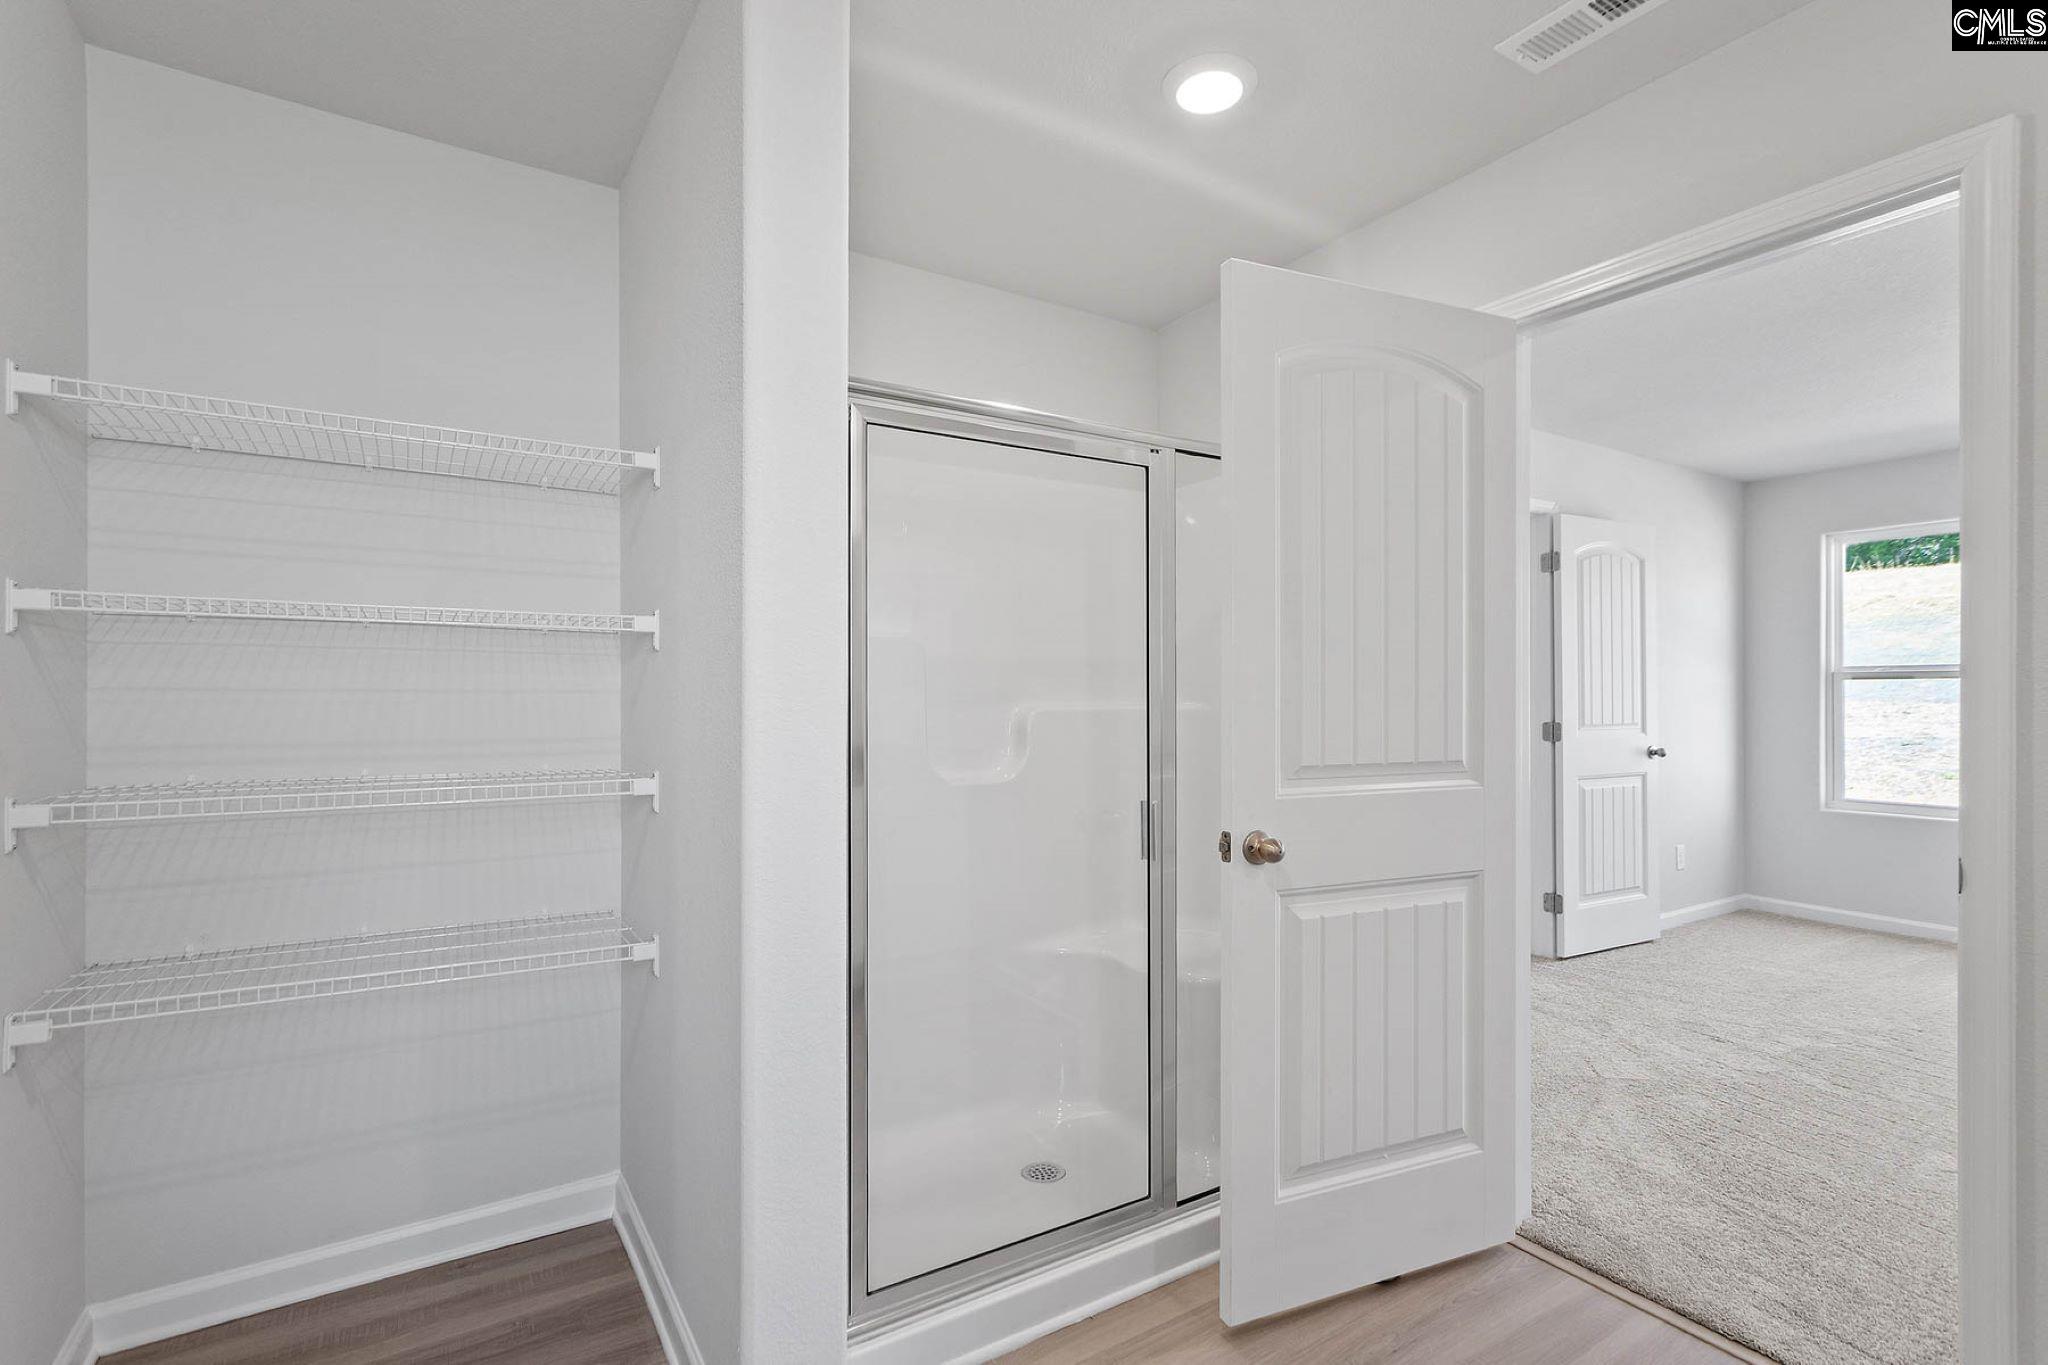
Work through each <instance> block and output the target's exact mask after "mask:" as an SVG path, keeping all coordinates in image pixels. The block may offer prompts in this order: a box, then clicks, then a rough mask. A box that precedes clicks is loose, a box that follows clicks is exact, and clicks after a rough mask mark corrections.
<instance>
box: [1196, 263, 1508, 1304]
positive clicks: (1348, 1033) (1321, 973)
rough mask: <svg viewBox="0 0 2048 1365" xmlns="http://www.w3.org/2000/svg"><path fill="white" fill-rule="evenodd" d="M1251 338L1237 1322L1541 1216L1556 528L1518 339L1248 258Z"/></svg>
mask: <svg viewBox="0 0 2048 1365" xmlns="http://www.w3.org/2000/svg"><path fill="white" fill-rule="evenodd" d="M1223 339H1224V347H1223V353H1224V368H1223V375H1224V382H1223V414H1224V438H1225V450H1226V461H1225V477H1226V479H1227V480H1228V481H1229V493H1230V506H1231V515H1232V522H1231V532H1232V574H1231V584H1230V590H1229V596H1230V650H1229V656H1228V661H1227V665H1226V667H1227V676H1226V680H1225V683H1226V692H1227V705H1226V710H1225V718H1226V723H1227V726H1228V733H1227V735H1226V740H1225V768H1226V773H1225V809H1226V815H1227V818H1228V820H1229V824H1230V828H1231V829H1232V831H1233V832H1234V836H1235V839H1236V840H1239V841H1241V840H1242V839H1243V838H1244V837H1245V835H1246V834H1247V833H1248V832H1249V831H1251V830H1253V829H1255V828H1256V829H1260V830H1263V831H1266V832H1268V833H1270V834H1273V835H1277V836H1279V837H1280V839H1281V841H1282V845H1283V857H1282V858H1281V860H1280V861H1278V862H1277V863H1273V862H1269V863H1266V864H1264V865H1259V864H1256V863H1253V862H1251V861H1249V860H1248V859H1245V858H1243V857H1240V858H1239V859H1238V860H1237V861H1236V862H1234V863H1233V866H1232V867H1231V869H1230V870H1229V873H1228V877H1227V881H1228V888H1227V891H1226V908H1225V919H1224V963H1225V971H1224V992H1223V993H1224V1008H1223V1012H1224V1020H1225V1030H1224V1032H1225V1045H1224V1046H1225V1053H1224V1081H1223V1090H1224V1153H1223V1169H1224V1183H1223V1297H1222V1312H1223V1317H1224V1319H1225V1320H1226V1321H1228V1322H1233V1323H1236V1322H1243V1321H1247V1320H1250V1319H1252V1318H1257V1317H1262V1316H1264V1315H1266V1314H1269V1313H1274V1312H1279V1311H1281V1310H1283V1309H1286V1308H1290V1307H1294V1306H1296V1305H1297V1304H1301V1303H1306V1302H1310V1301H1313V1300H1315V1299H1318V1298H1322V1297H1325V1296H1327V1295H1330V1294H1333V1293H1338V1292H1341V1291H1343V1290H1346V1289H1351V1288H1354V1287H1357V1286H1358V1285H1361V1284H1366V1283H1370V1282H1372V1281H1374V1280H1378V1279H1384V1278H1386V1277H1387V1276H1389V1275H1395V1274H1401V1273H1403V1272H1405V1271H1409V1270H1414V1269H1417V1268H1420V1267H1422V1266H1425V1265H1430V1264H1433V1263H1435V1262H1437V1261H1442V1260H1446V1259H1449V1258H1450V1257H1453V1256H1459V1255H1464V1254H1466V1253H1468V1252H1472V1251H1477V1250H1479V1249H1481V1248H1482V1247H1486V1246H1491V1245H1494V1244H1496V1243H1499V1242H1502V1241H1505V1240H1506V1239H1507V1237H1508V1236H1509V1235H1510V1234H1511V1233H1512V1232H1513V1229H1514V1142H1515V1125H1514V1082H1515V1055H1514V1037H1515V1034H1514V1024H1515V1020H1514V1011H1515V984H1514V983H1515V966H1516V960H1517V954H1518V952H1520V951H1526V924H1525V922H1524V921H1523V920H1522V919H1521V916H1520V915H1519V914H1518V913H1517V906H1518V894H1517V888H1518V887H1519V886H1521V885H1522V884H1523V882H1522V873H1521V872H1520V871H1519V869H1518V868H1517V867H1516V865H1515V859H1516V851H1515V837H1514V836H1515V802H1516V795H1517V793H1516V791H1515V781H1516V761H1515V755H1516V752H1517V749H1516V736H1517V733H1518V727H1519V726H1520V724H1521V723H1522V719H1521V718H1520V717H1518V716H1517V714H1516V706H1515V673H1516V668H1517V656H1516V648H1515V642H1516V638H1517V629H1518V621H1517V608H1516V575H1515V569H1516V564H1517V562H1518V560H1517V554H1518V550H1517V547H1518V546H1519V545H1520V544H1521V542H1522V540H1523V538H1524V537H1526V535H1527V526H1526V516H1525V514H1524V509H1525V507H1526V497H1525V495H1524V493H1523V491H1522V490H1521V488H1520V487H1519V483H1520V477H1519V474H1518V472H1517V468H1516V458H1515V424H1516V410H1515V397H1514V392H1515V333H1514V327H1513V324H1511V323H1509V322H1507V321H1505V320H1503V319H1500V318H1493V317H1487V316H1484V315H1481V314H1476V313H1470V312H1466V311H1464V310H1461V309H1454V308H1445V307H1442V306H1439V305H1435V304H1428V303H1422V302H1419V301H1417V300H1413V299H1403V298H1398V297H1395V296H1392V295H1387V294H1378V293H1374V292H1371V291H1368V290H1363V289H1357V288H1353V287H1351V286H1348V285H1342V284H1337V283H1334V282H1332V281H1329V280H1324V279H1318V278H1314V277H1311V276H1305V275H1299V274H1294V273H1291V272H1288V271H1282V270H1273V269H1270V268H1266V267H1261V266H1253V265H1248V264H1246V263H1244V262H1236V261H1233V262H1231V263H1229V264H1228V265H1227V266H1226V267H1225V268H1224V293H1223ZM1489 663H1490V664H1491V668H1490V670H1489Z"/></svg>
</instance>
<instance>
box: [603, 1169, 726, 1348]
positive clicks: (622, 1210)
mask: <svg viewBox="0 0 2048 1365" xmlns="http://www.w3.org/2000/svg"><path fill="white" fill-rule="evenodd" d="M612 1222H614V1223H616V1224H617V1225H618V1229H619V1240H620V1241H621V1242H624V1243H625V1244H626V1259H627V1260H629V1261H631V1262H632V1263H633V1273H634V1274H635V1275H637V1276H638V1277H639V1278H640V1293H641V1294H642V1295H643V1296H644V1297H645V1298H646V1300H647V1310H648V1312H649V1313H650V1314H652V1315H653V1317H654V1330H655V1331H656V1332H657V1333H659V1334H660V1336H661V1349H662V1353H663V1354H664V1355H666V1356H667V1357H668V1360H669V1365H704V1352H703V1351H702V1350H700V1349H699V1348H698V1346H697V1338H696V1336H695V1335H694V1334H693V1333H692V1332H691V1331H690V1320H689V1319H688V1318H686V1317H684V1316H683V1305H682V1300H680V1299H678V1298H677V1297H676V1289H675V1285H674V1284H672V1283H671V1282H670V1281H669V1278H668V1269H667V1267H665V1266H663V1265H662V1263H661V1256H660V1254H659V1253H658V1252H656V1251H655V1249H654V1243H653V1241H652V1240H651V1239H650V1238H649V1237H648V1235H647V1225H646V1224H645V1223H643V1222H641V1221H640V1206H639V1205H638V1204H635V1203H634V1202H633V1191H632V1190H630V1189H628V1188H627V1187H626V1177H625V1176H623V1175H621V1176H620V1177H619V1189H618V1200H617V1207H616V1209H615V1211H614V1212H613V1214H612Z"/></svg>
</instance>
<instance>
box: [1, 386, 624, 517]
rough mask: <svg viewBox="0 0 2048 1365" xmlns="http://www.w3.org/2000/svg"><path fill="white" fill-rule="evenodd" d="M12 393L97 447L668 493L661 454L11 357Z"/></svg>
mask: <svg viewBox="0 0 2048 1365" xmlns="http://www.w3.org/2000/svg"><path fill="white" fill-rule="evenodd" d="M5 396H6V411H7V415H9V416H13V415H14V414H15V413H16V412H18V411H19V410H20V405H21V400H22V399H24V398H41V399H48V400H50V401H52V402H54V403H56V404H58V405H59V406H61V407H65V408H69V409H73V410H76V411H80V412H83V413H84V415H85V430H86V434H87V435H88V436H90V437H92V438H93V439H95V440H106V441H136V442H140V443H142V444H145V445H161V446H175V447H178V448H180V449H187V450H221V451H229V452H233V453H236V454H242V455H275V456H279V457H282V458H285V459H292V460H315V461H319V462H321V463H325V464H344V465H360V466H362V467H364V468H370V469H402V470H407V471H410V472H412V473H418V474H448V475H453V476H455V477H458V478H467V479H490V480H494V481H496V482H499V483H523V484H538V485H540V486H541V487H544V488H563V489H569V490H573V491H576V492H581V493H617V492H618V491H619V486H620V484H621V483H622V482H623V481H624V479H625V478H626V476H627V475H629V474H632V473H635V472H638V471H645V472H646V473H647V474H648V476H649V477H651V478H652V479H653V480H654V484H655V486H656V487H657V488H658V487H660V486H661V452H660V451H659V450H613V449H611V448H609V447H606V446H586V445H571V444H569V443H567V442H563V441H536V440H530V439H528V438H525V437H519V436H500V435H496V434H494V433H491V432H483V431H463V430H460V429H458V428H455V427H439V426H424V425H421V424H420V423H417V422H394V421H390V420H388V419H385V418H380V417H351V416H348V415H346V414H343V413H336V412H315V411H312V410H310V409H307V408H294V407H286V406H284V405H282V404H277V403H252V402H248V401H246V400H243V399H237V398H205V397H201V396H199V395H197V394H189V393H169V392H166V391H164V390H162V389H140V388H133V387H131V386H129V385H126V384H101V383H97V382H95V381H93V380H90V379H67V378H64V377H62V376H60V375H50V374H35V373H32V372H30V371H27V370H21V369H17V368H16V367H15V365H14V362H13V361H11V360H10V361H8V362H6V368H5Z"/></svg>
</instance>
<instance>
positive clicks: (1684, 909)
mask: <svg viewBox="0 0 2048 1365" xmlns="http://www.w3.org/2000/svg"><path fill="white" fill-rule="evenodd" d="M1751 899H1752V898H1751V897H1749V896H1723V897H1721V899H1719V900H1717V901H1701V902H1700V903H1699V904H1698V905H1682V906H1680V907H1679V908H1678V909H1676V910H1666V911H1665V912H1664V913H1663V914H1661V915H1659V916H1657V927H1658V929H1659V931H1660V932H1661V931H1663V930H1668V929H1676V928H1678V927H1679V926H1680V925H1684V924H1698V923H1699V922H1700V921H1701V920H1703V919H1718V918H1720V917H1721V916H1722V915H1725V914H1727V913H1728V912H1729V911H1731V910H1747V909H1749V908H1750V901H1751Z"/></svg>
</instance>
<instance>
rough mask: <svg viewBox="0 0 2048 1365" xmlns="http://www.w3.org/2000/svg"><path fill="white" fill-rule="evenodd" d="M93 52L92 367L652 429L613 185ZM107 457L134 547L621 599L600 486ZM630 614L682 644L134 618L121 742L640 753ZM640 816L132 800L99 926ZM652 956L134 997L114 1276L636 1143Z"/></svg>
mask: <svg viewBox="0 0 2048 1365" xmlns="http://www.w3.org/2000/svg"><path fill="white" fill-rule="evenodd" d="M88 74H89V110H90V127H89V137H90V153H91V155H90V177H89V178H90V195H91V213H92V220H91V234H90V267H91V270H90V276H91V290H90V294H91V309H90V317H91V323H92V347H91V353H90V371H91V373H92V375H93V376H94V377H96V378H102V379H113V380H116V381H120V382H129V383H136V384H142V385H148V386H152V387H166V388H173V389H185V390H191V391H196V392H199V393H212V394H224V395H227V396H230V397H252V398H258V399H268V400H274V401H279V402H287V403H299V404H305V405H309V406H316V407H325V408H332V409H337V410H340V411H344V412H361V413H369V414H372V415H379V416H389V417H396V418H402V419H416V420H425V421H430V422H444V423H448V424H454V425H465V426H472V427H477V428H482V429H485V430H497V431H512V432H518V433H523V434H530V435H535V436H544V437H559V438H562V439H569V440H580V441H591V442H600V443H610V442H611V441H613V440H614V439H615V438H616V433H617V406H616V405H617V347H618V325H617V306H618V304H617V301H618V274H617V254H616V253H617V197H616V195H615V194H614V193H613V192H611V191H609V190H605V189H602V188H600V187H597V186H593V185H589V184H586V183H584V182H581V181H576V180H570V179H567V178H565V177H560V176H555V175H551V174H547V173H545V172H540V171H534V170H530V169H527V168H523V167H519V166H515V165H512V164H511V163H508V162H503V161H498V160H494V159H492V158H489V157H485V156H481V155H477V154H475V153H471V152H466V151H459V150H456V149H454V148H451V147H446V146H442V145H439V144H435V143H431V142H427V141H423V140H421V139H418V138H414V137H410V136H407V135H405V134H401V133H396V132H391V131H389V130H386V129H382V128H376V127H372V126H370V125H367V124H362V123H356V122H353V121H350V120H348V119H344V118H340V117H337V116H334V115H331V114H326V113H320V112H317V111H314V110H311V109H307V108H303V107H301V106H297V105H293V104H289V103H285V102H282V101H279V100H275V99H271V98H269V97H266V96H261V95H256V94H253V93H250V92H247V91H243V90H239V89H235V88H233V87H229V86H225V85H220V84H216V83H214V82H210V81H206V80H202V79H199V78H197V77H193V76H189V75H185V74H182V73H179V72H174V71H170V70H168V69H165V68H161V67H156V66H152V65H149V64H147V63H143V62H138V61H135V60H133V59H131V58H127V57H121V56H116V55H113V54H109V53H105V52H98V51H94V52H91V53H89V54H88ZM91 481H92V488H93V495H94V514H95V515H94V517H93V519H92V526H91V579H92V583H93V585H94V586H98V587H108V588H130V589H150V590H169V591H188V592H199V593H237V594H243V595H254V596H280V597H295V598H311V599H326V600H337V601H368V602H380V601H381V602H399V603H447V604H455V605H472V606H487V607H514V606H521V607H532V608H537V609H543V610H558V611H559V610H578V609H581V610H589V609H597V610H613V609H616V604H617V603H618V600H619V598H618V569H617V521H616V518H617V508H616V505H615V503H614V501H613V500H612V499H609V498H605V497H599V496H595V495H590V494H564V493H551V492H548V491H545V490H540V489H535V488H524V487H518V486H514V485H498V484H489V483H483V482H477V481H466V480H443V479H436V478H432V477H425V476H419V475H408V474H400V473H389V472H380V471H366V470H361V469H354V468H345V467H340V466H329V465H315V464H307V463H300V462H293V461H281V460H270V459H264V458H261V457H255V456H236V455H221V454H211V453H202V452H171V451H166V450H164V449H162V448H156V447H133V446H122V445H118V444H114V443H108V442H99V443H97V449H96V451H95V454H94V457H93V461H92V466H91ZM651 605H652V604H647V606H648V607H651ZM643 609H646V608H643ZM622 649H623V650H624V651H625V652H626V653H629V654H631V653H634V652H636V651H644V650H645V645H644V643H641V642H637V641H635V642H630V643H627V644H625V645H623V646H622V645H621V644H619V643H618V642H617V641H614V640H611V639H609V638H607V637H594V636H593V637H569V638H560V639H557V638H553V637H548V636H539V635H523V634H521V635H514V634H509V633H507V634H497V633H487V632H474V631H469V632H464V631H454V630H449V631H434V630H426V629H419V628H404V627H361V628H347V629H338V628H335V627H331V626H290V625H282V624H276V625H262V624H253V623H219V622H214V623H180V622H142V621H119V620H110V621H101V622H98V623H96V624H95V625H94V627H93V630H92V635H91V657H90V663H91V668H90V708H91V714H92V717H93V721H94V725H93V735H94V741H95V742H94V743H93V745H92V746H91V754H90V762H89V773H90V777H91V779H92V780H93V781H95V782H99V783H118V782H129V781H146V780H165V779H180V778H184V777H188V776H195V777H202V778H206V777H250V776H263V775H272V774H278V775H294V774H307V775H340V774H352V773H358V772H436V771H438V772H449V771H504V770H507V769H519V768H539V767H578V766H587V767H614V766H617V765H618V764H619V762H620V748H619V724H618V711H619V683H620V674H619V667H620V664H619V661H620V656H621V650H622ZM636 761H637V760H636ZM620 819H621V816H620V812H619V803H617V802H610V801H600V802H589V803H575V804H568V805H549V806H530V807H498V808H488V807H484V808H472V809H468V810H454V811H442V812H436V813H390V814H375V815H351V816H346V817H338V818H303V819H293V820H274V821H259V822H243V823H233V824H219V825H206V824H193V825H189V826H170V825H145V826H134V827H128V828H124V829H120V830H110V831H101V832H96V833H95V834H94V835H93V836H92V842H91V857H90V861H89V865H88V868H89V871H88V876H89V879H90V891H91V896H92V901H93V910H94V913H93V916H92V920H91V923H92V934H91V942H90V945H89V947H90V953H91V955H92V956H94V957H96V958H105V957H133V956H140V955H146V954H155V953H166V952H172V953H174V952H180V951H183V950H185V949H186V948H187V947H188V946H196V947H202V948H203V947H213V946H228V945H234V944H252V943H264V942H275V941H280V940H291V939H299V938H312V937H328V936H333V935H337V934H346V933H353V932H359V931H362V930H365V929H391V928H400V927H424V926H428V925H434V924H446V923H450V922H456V921H462V920H474V919H503V918H513V917H518V916H522V915H533V914H542V913H550V912H561V911H565V910H573V909H608V908H610V907H612V906H613V905H615V904H616V903H617V895H618V880H619V853H618V850H619V827H620ZM618 998H619V985H618V980H617V977H616V975H614V974H612V973H608V972H562V973H548V974H544V975H540V976H533V977H520V978H513V979H508V980H503V981H497V982H487V983H477V984H475V985H472V986H465V987H460V988H450V989H447V990H436V991H431V992H418V993H407V992H395V993H388V994H380V995H371V996H362V997H356V998H353V999H349V1000H341V1001H325V1002H318V1003H309V1004H303V1005H294V1006H291V1007H289V1008H280V1009H276V1010H266V1011H252V1012H248V1013H246V1014H242V1015H236V1016H210V1017H207V1018H203V1019H195V1020H190V1021H181V1022H177V1023H166V1024H162V1025H139V1026H134V1027H130V1028H123V1029H111V1030H105V1031H103V1033H102V1034H101V1035H100V1036H96V1037H94V1038H92V1039H91V1040H89V1041H90V1045H89V1047H88V1049H87V1102H86V1103H87V1110H86V1129H87V1188H86V1196H87V1197H86V1214H85V1229H86V1244H87V1272H88V1287H89V1289H90V1292H91V1295H92V1297H94V1298H95V1299H99V1298H106V1297H110V1296H114V1295H118V1294H123V1293H128V1292H133V1291H137V1290H141V1289H146V1288H150V1287H154V1286H158V1285H162V1284H164V1283H167V1282H170V1281H175V1280H179V1279H183V1278H187V1277H190V1276H194V1275H200V1274H205V1273H209V1272H213V1271H217V1270H222V1269H227V1268H232V1267H235V1266H238V1265H242V1264H246V1263H248V1262H251V1261H256V1260H260V1259H264V1258H268V1257H272V1256H277V1255H281V1254H285V1253H288V1252H292V1251H297V1250H301V1249H304V1248H308V1247H312V1246H317V1245H320V1244H323V1243H327V1242H330V1241H334V1240H338V1239H341V1238H346V1237H352V1236H358V1235H362V1234H365V1233H369V1232H374V1231H378V1230H381V1229H385V1228H389V1227H393V1226H397V1225H400V1224H404V1223H409V1222H413V1221H416V1220H418V1219H421V1218H426V1217H432V1216H434V1215H438V1214H443V1213H449V1212H453V1211H456V1210H460V1209H464V1208H468V1207H471V1206H474V1205H478V1204H482V1203H485V1202H489V1201H493V1200H498V1199H504V1198H507V1197H511V1196H515V1195H520V1194H525V1193H529V1192H532V1191H535V1190H538V1189H542V1188H545V1187H548V1186H552V1185H557V1184H561V1183H564V1182H567V1181H571V1180H575V1179H580V1178H583V1177H587V1176H593V1175H601V1174H603V1173H605V1172H607V1171H609V1170H611V1169H613V1168H614V1167H615V1166H616V1163H617V1150H618V1149H617V1143H618V1137H617V1103H618V1061H617V1058H618V1036H619V1024H618V1019H619V1015H618Z"/></svg>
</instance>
